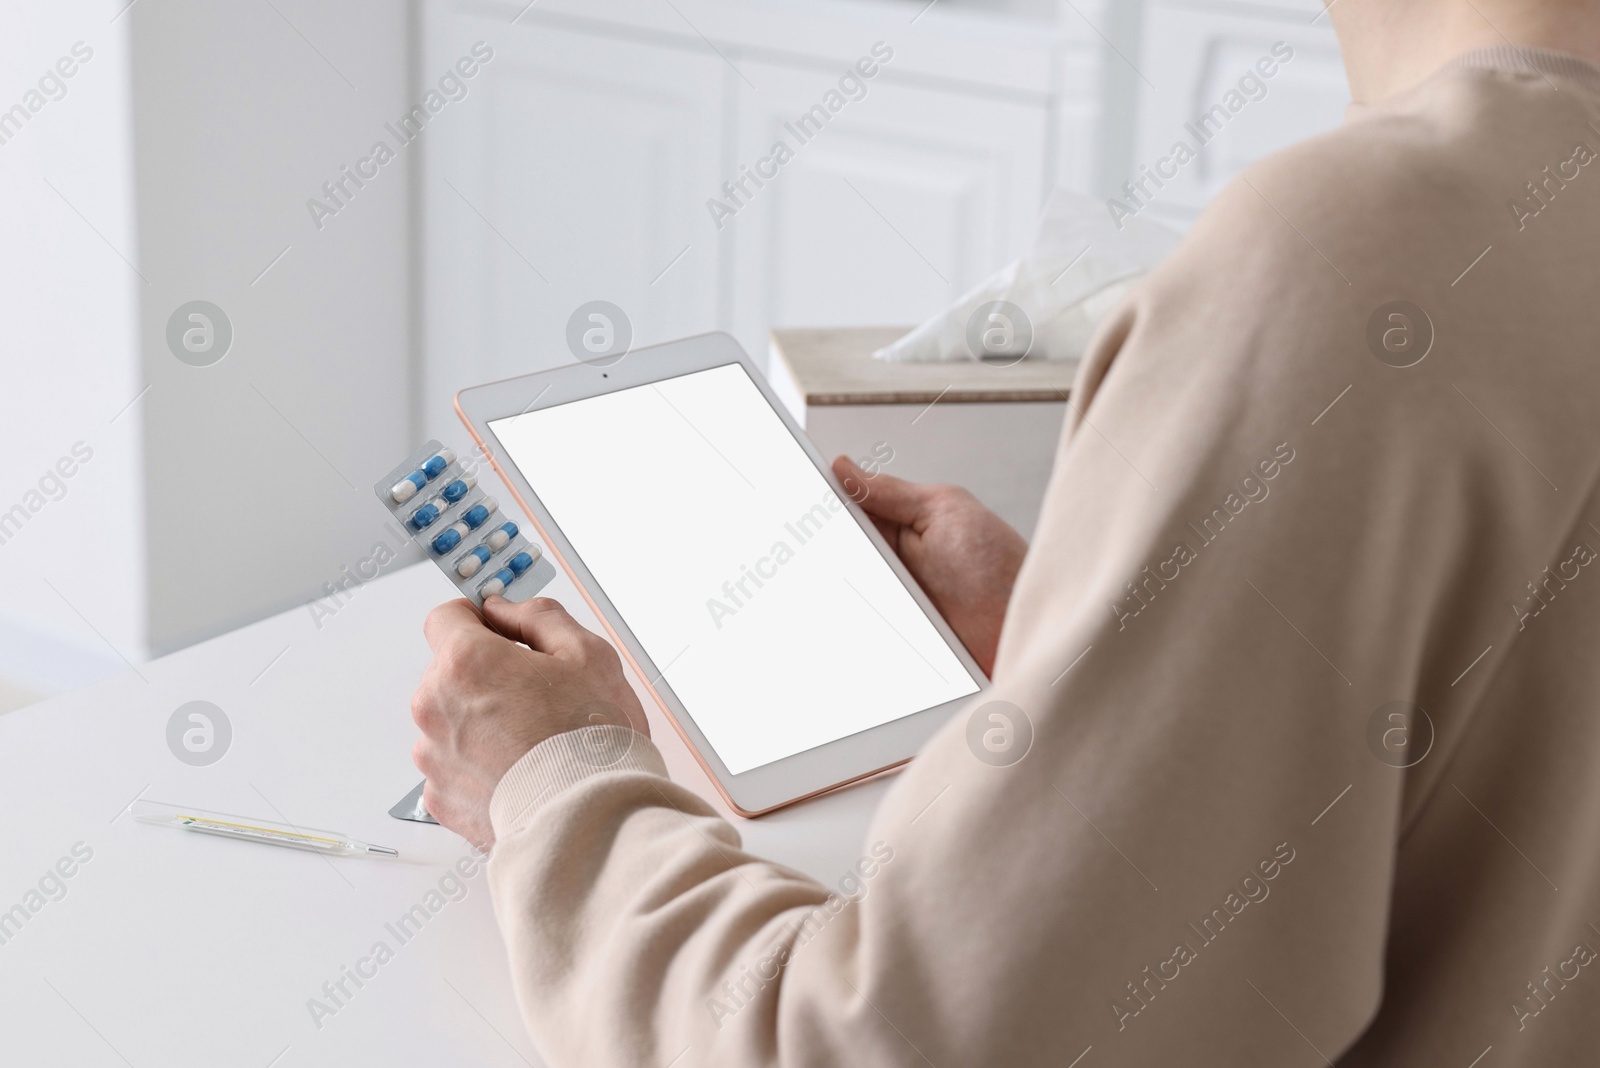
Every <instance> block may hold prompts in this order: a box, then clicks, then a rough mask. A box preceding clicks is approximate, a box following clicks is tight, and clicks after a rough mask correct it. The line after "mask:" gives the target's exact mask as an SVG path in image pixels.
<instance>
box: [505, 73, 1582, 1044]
mask: <svg viewBox="0 0 1600 1068" xmlns="http://www.w3.org/2000/svg"><path fill="white" fill-rule="evenodd" d="M1597 147H1600V70H1597V69H1596V68H1593V67H1590V66H1588V65H1586V64H1583V63H1581V62H1579V61H1577V60H1574V59H1571V58H1568V57H1563V56H1560V55H1556V54H1553V53H1529V52H1512V51H1511V50H1509V49H1503V50H1492V51H1488V52H1481V53H1474V54H1473V55H1471V56H1468V57H1463V58H1462V59H1461V60H1458V61H1457V62H1456V63H1455V64H1453V65H1452V66H1451V67H1449V68H1447V69H1445V70H1442V71H1440V72H1439V73H1437V74H1436V75H1435V76H1433V77H1432V78H1431V79H1430V80H1429V81H1427V82H1426V83H1425V84H1423V85H1421V86H1420V87H1418V88H1416V89H1413V90H1411V91H1408V92H1405V93H1403V94H1401V95H1399V96H1398V97H1396V98H1394V99H1391V100H1388V101H1385V102H1384V103H1382V104H1380V105H1375V106H1368V107H1353V108H1352V109H1351V111H1350V114H1349V116H1348V117H1347V120H1346V122H1345V123H1344V125H1343V126H1342V127H1340V128H1339V129H1338V130H1336V131H1334V132H1332V133H1330V134H1328V135H1326V136H1323V137H1320V138H1317V139H1316V140H1314V141H1311V142H1309V143H1307V144H1304V145H1301V146H1298V147H1296V148H1294V149H1292V150H1290V151H1287V152H1284V153H1282V154H1280V155H1278V156H1276V157H1274V158H1272V159H1270V160H1267V161H1266V162H1263V163H1261V164H1259V165H1257V166H1255V167H1252V168H1251V169H1250V170H1249V172H1248V173H1247V174H1246V175H1245V176H1244V177H1242V178H1240V179H1239V180H1237V181H1235V182H1234V183H1232V184H1231V185H1229V186H1228V188H1227V189H1226V190H1225V191H1224V192H1223V193H1222V194H1221V195H1219V196H1218V197H1217V199H1216V201H1215V203H1214V204H1213V205H1212V206H1211V207H1210V208H1209V209H1208V210H1207V211H1206V213H1205V215H1204V216H1203V217H1202V219H1201V220H1200V221H1199V223H1198V225H1196V227H1195V229H1194V231H1193V233H1192V234H1191V235H1190V236H1189V237H1188V239H1187V240H1186V241H1185V242H1184V243H1183V244H1182V246H1181V247H1180V248H1179V250H1178V251H1177V252H1176V253H1175V254H1174V255H1173V256H1172V258H1171V260H1170V261H1169V262H1168V263H1166V264H1165V265H1164V266H1163V267H1162V268H1161V269H1160V270H1159V271H1157V272H1156V273H1155V274H1154V275H1153V276H1152V277H1150V278H1149V279H1148V281H1147V282H1146V283H1145V284H1143V285H1142V286H1141V287H1140V288H1139V289H1138V290H1137V291H1136V292H1135V293H1134V294H1133V295H1132V296H1131V297H1130V298H1129V300H1128V301H1127V302H1126V303H1125V305H1124V306H1123V307H1122V308H1121V309H1120V311H1119V312H1118V313H1117V314H1116V315H1115V316H1114V321H1112V322H1111V323H1109V324H1107V326H1106V327H1105V328H1104V329H1102V330H1101V331H1100V333H1099V335H1098V337H1097V340H1096V342H1095V344H1094V346H1093V348H1092V350H1091V353H1090V355H1089V357H1088V358H1087V360H1086V361H1085V364H1084V366H1083V368H1082V370H1081V372H1080V374H1079V376H1078V383H1077V391H1076V395H1075V398H1074V403H1075V405H1076V410H1077V414H1076V415H1074V416H1073V417H1071V418H1069V420H1068V424H1067V427H1066V429H1065V432H1064V434H1063V436H1062V440H1061V444H1060V448H1059V453H1058V455H1057V457H1056V463H1055V471H1054V475H1053V477H1052V480H1051V483H1050V486H1049V490H1048V495H1047V497H1046V500H1045V504H1044V515H1043V518H1042V519H1041V521H1040V524H1039V529H1038V531H1037V532H1036V534H1035V536H1034V539H1033V542H1032V550H1031V552H1030V553H1029V556H1028V560H1027V563H1026V566H1025V567H1024V568H1023V571H1022V575H1021V578H1020V580H1019V582H1018V584H1017V589H1016V593H1015V596H1014V598H1013V600H1012V603H1011V606H1010V614H1009V616H1008V618H1007V620H1006V624H1005V633H1004V637H1003V639H1002V642H1001V646H1000V654H999V661H998V665H997V668H996V672H995V680H994V688H993V691H992V693H989V694H986V695H985V696H984V698H983V700H985V701H988V700H1003V701H1007V702H1010V703H1011V704H1013V705H1015V706H1017V707H1018V708H1020V709H1021V710H1022V711H1023V712H1024V713H1025V714H1026V716H1027V717H1028V719H1029V721H1030V722H1031V724H1032V728H1033V733H1034V738H1033V742H1032V748H1031V750H1030V751H1029V752H1028V753H1027V755H1026V756H1025V757H1023V758H1022V759H1021V760H1020V761H1019V762H1017V763H1015V764H1012V765H1010V766H1003V767H995V766H991V765H990V764H987V763H984V762H982V761H980V760H978V759H977V758H976V757H975V756H974V753H973V752H972V751H971V750H970V749H969V748H968V745H967V741H966V726H967V723H966V718H967V717H966V716H965V715H963V716H961V717H960V718H959V719H958V721H956V722H953V723H951V724H949V725H948V727H947V728H946V729H945V730H944V731H943V732H941V733H940V734H939V735H938V736H937V737H936V738H935V739H934V740H933V741H932V742H931V743H930V744H929V745H928V747H927V749H926V751H925V752H923V753H922V754H921V755H920V756H919V757H918V758H917V759H916V760H915V761H914V762H913V763H912V764H911V765H910V766H909V767H908V768H907V769H906V770H905V771H904V772H903V773H901V774H900V775H899V778H898V781H897V782H896V783H894V785H893V787H892V789H891V790H890V791H889V793H888V795H887V797H886V799H885V801H884V803H883V805H882V808H881V810H880V811H879V812H878V814H877V816H876V820H875V823H874V826H873V828H872V831H871V833H870V834H869V835H868V837H867V841H866V842H864V843H863V844H862V857H863V862H862V864H861V866H860V870H861V874H862V878H861V880H860V885H861V887H862V890H861V891H859V892H858V893H857V894H856V895H855V899H854V900H849V901H846V900H844V899H842V898H838V897H833V898H830V896H829V888H826V887H824V886H822V885H819V884H818V883H816V882H814V881H812V880H811V879H808V878H805V877H802V876H800V875H797V874H796V873H794V872H792V871H788V870H786V869H784V868H781V867H779V866H777V865H774V864H770V863H767V862H765V861H763V860H761V859H760V858H759V857H754V856H750V855H749V854H747V853H744V852H742V851H741V849H740V839H739V834H738V832H737V831H736V830H735V828H734V827H732V826H730V825H729V824H728V823H727V822H725V821H723V820H722V819H720V818H718V817H717V816H716V815H715V814H714V813H713V812H712V811H711V809H710V808H709V807H708V806H707V805H706V804H705V803H704V802H703V801H702V800H701V799H700V798H698V797H697V796H696V795H695V794H693V793H691V792H690V791H688V790H686V789H684V788H682V787H680V786H677V785H675V784H673V783H672V782H670V781H668V780H667V779H666V778H665V777H664V772H663V767H662V763H661V760H660V757H659V755H658V754H657V752H656V751H655V750H654V749H653V748H652V747H651V745H650V744H649V743H648V742H647V741H645V740H643V739H642V738H641V739H639V740H638V741H637V742H636V743H635V744H634V746H633V748H632V751H631V753H630V755H629V756H628V757H627V758H626V759H625V760H624V761H623V762H622V763H621V764H619V765H618V766H616V767H614V768H611V769H609V770H604V771H601V770H598V769H596V768H595V766H594V764H595V763H596V762H594V761H593V760H592V759H590V760H585V759H583V758H582V757H581V756H578V755H575V753H574V750H573V748H572V747H573V745H574V742H575V740H576V739H575V738H574V736H571V735H568V736H564V737H560V738H556V739H552V740H551V741H549V742H546V743H545V744H543V745H541V746H539V747H538V748H536V749H535V750H533V751H532V752H531V753H529V754H528V755H527V756H526V757H525V758H524V759H523V760H522V761H521V762H520V763H518V764H517V766H516V767H515V768H513V769H512V771H511V772H510V774H508V775H507V776H506V778H505V780H504V781H503V782H502V783H501V784H500V786H499V789H498V791H497V793H496V796H495V800H494V819H495V828H496V832H497V834H498V836H499V845H498V847H497V848H496V850H495V854H494V859H493V861H492V863H491V866H490V871H491V878H492V886H493V894H494V900H495V906H496V911H497V913H498V916H499V921H500V925H501V927H502V930H503V931H504V933H505V938H506V941H507V944H508V947H509V951H510V958H511V962H512V968H513V972H514V978H515V983H516V988H517V992H518V995H519V997H520V1000H521V1005H522V1010H523V1013H524V1015H525V1018H526V1021H527V1024H528V1026H529V1028H530V1030H531V1032H532V1034H533V1035H534V1037H535V1039H536V1040H537V1042H538V1045H539V1046H540V1048H541V1049H542V1050H543V1051H544V1054H545V1056H546V1057H547V1058H548V1059H549V1061H550V1063H551V1064H552V1065H557V1066H568V1065H572V1066H583V1068H605V1066H612V1065H615V1066H619V1068H621V1066H627V1068H639V1066H650V1068H666V1066H668V1065H672V1066H674V1068H691V1066H703V1065H730V1066H739V1068H751V1066H759V1065H844V1064H849V1065H874V1066H888V1065H924V1066H934V1068H957V1066H966V1065H1004V1066H1007V1068H1015V1066H1022V1065H1051V1066H1055V1068H1067V1066H1068V1065H1071V1064H1073V1063H1075V1062H1074V1058H1078V1057H1080V1055H1081V1056H1082V1059H1081V1061H1080V1062H1076V1063H1079V1064H1080V1066H1081V1068H1107V1066H1112V1065H1129V1066H1133V1065H1138V1066H1145V1065H1188V1066H1194V1068H1206V1066H1212V1065H1215V1066H1219V1068H1222V1066H1226V1068H1242V1066H1254V1065H1262V1066H1267V1065H1271V1066H1274V1068H1283V1066H1293V1065H1307V1066H1314V1065H1324V1064H1332V1063H1334V1062H1338V1063H1339V1064H1340V1065H1342V1066H1347V1065H1363V1066H1365V1065H1385V1066H1389V1065H1406V1066H1411V1065H1418V1066H1420V1065H1429V1066H1435V1065H1443V1066H1453V1068H1468V1066H1469V1065H1473V1064H1479V1065H1481V1068H1510V1066H1517V1065H1528V1066H1533V1065H1540V1066H1551V1068H1554V1066H1567V1065H1579V1064H1594V1063H1596V1058H1597V1056H1600V1054H1597V1050H1600V963H1597V962H1596V948H1600V656H1597V655H1596V650H1597V647H1600V646H1597V643H1600V567H1593V564H1594V561H1595V560H1596V554H1597V550H1600V502H1596V501H1595V499H1594V493H1595V487H1596V481H1597V474H1600V411H1597V406H1596V401H1597V399H1600V359H1597V352H1596V349H1597V345H1600V268H1597V263H1600V166H1597V165H1595V163H1594V162H1593V161H1594V160H1595V159H1596V152H1595V149H1596V148H1597ZM1530 182H1531V183H1532V185H1530ZM1393 301H1407V302H1410V303H1411V304H1412V305H1415V306H1416V307H1418V308H1420V309H1422V312H1423V313H1424V314H1425V316H1426V318H1427V320H1428V321H1430V322H1431V329H1429V328H1428V327H1427V326H1426V324H1425V323H1424V322H1423V321H1422V320H1421V319H1419V318H1418V316H1417V314H1416V313H1415V312H1414V311H1408V310H1407V309H1398V310H1397V309H1392V308H1388V307H1385V306H1386V305H1389V304H1390V302H1393ZM1391 313H1393V314H1399V315H1401V316H1402V318H1398V319H1396V318H1391ZM1430 333H1431V335H1432V341H1431V345H1430V344H1425V342H1426V339H1427V335H1429V334H1430ZM1424 353H1425V354H1424ZM1378 354H1382V359H1380V358H1379V355H1378ZM1419 355H1421V356H1422V357H1423V358H1422V359H1421V361H1420V362H1418V363H1414V364H1413V365H1412V366H1405V367H1402V366H1396V365H1397V364H1404V363H1411V362H1412V361H1413V360H1414V359H1416V357H1417V356H1419ZM1591 567H1593V570H1591ZM1396 702H1397V704H1391V703H1396ZM1413 705H1414V706H1420V708H1421V709H1422V710H1423V712H1422V714H1417V713H1412V712H1409V711H1408V710H1409V708H1410V707H1411V706H1413ZM759 714H760V707H759V695H752V706H751V715H759ZM594 729H597V730H602V731H607V730H616V729H617V728H594ZM1408 738H1409V740H1410V745H1409V747H1407V746H1406V745H1405V744H1404V743H1405V742H1406V740H1407V739H1408ZM1400 765H1409V766H1400ZM941 795H942V796H941ZM935 798H938V799H939V800H938V803H937V804H936V805H934V806H933V807H932V808H929V809H927V811H926V813H925V814H923V815H921V818H917V817H918V815H919V814H921V813H923V812H924V809H925V808H927V806H928V805H929V803H930V802H931V801H933V800H934V799H935ZM1490 1047H1492V1049H1490ZM1086 1051H1087V1052H1086ZM1486 1051H1487V1052H1486ZM1480 1056H1481V1057H1482V1058H1483V1059H1482V1060H1481V1062H1480V1061H1476V1060H1475V1059H1476V1058H1479V1057H1480Z"/></svg>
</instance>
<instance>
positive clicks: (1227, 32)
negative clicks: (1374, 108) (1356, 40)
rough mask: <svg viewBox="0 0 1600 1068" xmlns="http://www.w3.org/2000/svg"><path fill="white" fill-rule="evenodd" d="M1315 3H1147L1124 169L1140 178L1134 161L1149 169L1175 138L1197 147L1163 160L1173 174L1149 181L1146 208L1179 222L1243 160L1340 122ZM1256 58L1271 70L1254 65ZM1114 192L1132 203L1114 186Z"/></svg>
mask: <svg viewBox="0 0 1600 1068" xmlns="http://www.w3.org/2000/svg"><path fill="white" fill-rule="evenodd" d="M1317 10H1318V9H1317V7H1316V6H1315V5H1314V4H1295V3H1286V2H1279V3H1276V4H1274V5H1272V6H1270V7H1265V6H1264V7H1263V8H1262V9H1261V10H1260V11H1259V13H1256V14H1252V15H1249V16H1243V15H1238V14H1234V13H1231V12H1229V11H1223V10H1215V11H1208V10H1205V9H1203V8H1196V7H1187V6H1185V7H1178V6H1166V5H1154V6H1152V7H1151V8H1150V9H1149V10H1148V11H1147V12H1146V16H1145V35H1144V47H1143V49H1142V51H1141V55H1140V58H1139V60H1138V61H1137V62H1138V65H1139V68H1140V70H1141V71H1142V72H1143V74H1144V76H1145V77H1146V78H1147V79H1148V80H1149V82H1150V83H1153V87H1152V85H1151V84H1146V83H1145V82H1143V81H1141V82H1140V83H1139V89H1140V93H1141V96H1140V103H1139V112H1138V113H1139V120H1138V127H1139V129H1138V136H1137V137H1136V138H1135V146H1136V147H1135V151H1134V158H1133V160H1132V161H1131V163H1130V165H1129V173H1128V174H1127V175H1126V176H1125V178H1126V179H1128V180H1132V181H1135V182H1137V181H1138V180H1139V179H1140V178H1141V177H1142V176H1143V175H1144V174H1145V173H1146V172H1144V171H1141V166H1142V167H1146V168H1150V169H1151V170H1152V171H1154V170H1155V169H1156V168H1157V166H1158V164H1160V163H1161V161H1162V160H1163V159H1172V158H1173V148H1174V145H1175V144H1176V143H1180V142H1181V143H1184V144H1186V145H1188V146H1189V147H1190V148H1191V149H1194V148H1198V154H1197V156H1196V158H1195V159H1193V160H1191V161H1189V162H1187V163H1184V164H1182V165H1181V166H1180V165H1177V164H1176V163H1172V164H1166V165H1165V170H1166V171H1168V172H1172V171H1174V170H1175V171H1176V174H1175V176H1171V177H1167V176H1165V175H1163V176H1162V178H1163V182H1164V188H1161V189H1159V190H1157V188H1156V186H1155V184H1154V182H1147V183H1146V186H1145V191H1147V192H1150V193H1153V199H1152V198H1149V197H1144V199H1145V200H1146V202H1147V203H1149V204H1150V208H1151V217H1154V218H1163V219H1166V220H1168V221H1173V222H1179V223H1186V222H1188V221H1190V220H1192V219H1193V218H1194V216H1195V215H1196V214H1198V212H1199V209H1200V208H1201V207H1203V206H1204V205H1205V203H1206V202H1207V201H1208V200H1210V199H1211V197H1212V196H1214V195H1215V194H1216V192H1217V191H1218V190H1219V189H1221V188H1222V187H1223V186H1224V185H1225V184H1227V182H1228V181H1229V180H1230V179H1231V178H1232V177H1233V176H1234V175H1235V174H1237V173H1238V172H1239V171H1241V170H1243V169H1244V168H1245V167H1246V166H1248V165H1249V164H1250V163H1252V162H1254V161H1255V160H1258V159H1260V158H1262V157H1263V156H1266V155H1269V154H1271V153H1272V152H1275V151H1277V150H1278V149H1279V148H1282V147H1284V146H1286V145H1289V144H1292V143H1294V142H1295V141H1301V140H1304V139H1305V138H1307V137H1310V136H1312V135H1313V134H1317V133H1321V132H1322V131H1324V130H1327V129H1330V128H1332V127H1333V126H1336V125H1338V123H1339V122H1340V120H1341V119H1342V118H1343V116H1344V109H1345V106H1346V105H1347V104H1348V103H1349V100H1350V93H1349V89H1348V87H1347V85H1346V82H1345V76H1344V66H1343V64H1342V62H1341V61H1340V58H1339V46H1338V42H1337V41H1336V40H1335V38H1334V36H1333V31H1332V29H1331V28H1330V27H1329V25H1328V19H1327V17H1326V16H1323V17H1322V18H1320V19H1317V20H1316V21H1315V22H1313V21H1312V19H1313V18H1314V17H1315V16H1316V13H1317ZM1279 42H1281V45H1279ZM1275 45H1279V52H1278V54H1277V55H1276V56H1275V55H1274V52H1273V49H1274V46H1275ZM1285 46H1286V47H1287V49H1288V50H1289V51H1290V52H1291V53H1292V55H1291V57H1290V58H1289V59H1288V60H1287V61H1284V60H1283V59H1282V56H1283V54H1284V48H1285ZM1263 61H1264V62H1265V69H1269V70H1272V71H1273V74H1272V76H1271V77H1263V76H1262V73H1261V68H1258V67H1257V64H1258V63H1259V62H1263ZM1241 79H1244V81H1243V83H1242V84H1241ZM1230 106H1232V107H1233V108H1236V110H1231V109H1230ZM1215 108H1220V109H1221V110H1220V111H1213V109H1215ZM1207 113H1211V115H1212V117H1211V118H1210V119H1209V120H1208V122H1207V123H1206V124H1205V125H1204V126H1202V125H1201V123H1200V119H1201V117H1202V116H1204V115H1206V114H1207ZM1197 131H1198V132H1197ZM1112 195H1113V196H1119V197H1122V199H1123V200H1124V202H1125V203H1127V204H1128V206H1129V207H1133V208H1137V207H1139V205H1138V203H1137V202H1135V201H1133V200H1131V199H1130V198H1128V197H1127V196H1125V195H1124V194H1122V193H1121V191H1119V190H1113V191H1112ZM1140 195H1141V197H1143V193H1141V194H1140Z"/></svg>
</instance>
